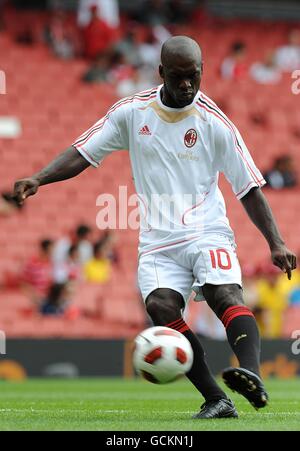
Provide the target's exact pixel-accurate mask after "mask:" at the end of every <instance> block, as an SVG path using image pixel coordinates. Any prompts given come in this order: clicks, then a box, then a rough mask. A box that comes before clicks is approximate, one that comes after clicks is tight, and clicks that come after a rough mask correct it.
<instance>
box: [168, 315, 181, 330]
mask: <svg viewBox="0 0 300 451" xmlns="http://www.w3.org/2000/svg"><path fill="white" fill-rule="evenodd" d="M181 321H183V319H182V318H179V319H177V320H176V321H173V322H172V323H169V324H166V326H165V327H170V328H171V329H175V327H176V326H177V325H178V324H180V323H181Z"/></svg>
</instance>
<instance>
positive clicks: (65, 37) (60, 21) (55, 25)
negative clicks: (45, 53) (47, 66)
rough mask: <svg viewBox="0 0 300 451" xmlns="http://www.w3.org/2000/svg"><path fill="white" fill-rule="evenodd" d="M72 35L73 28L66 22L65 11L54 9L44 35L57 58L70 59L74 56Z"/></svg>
mask: <svg viewBox="0 0 300 451" xmlns="http://www.w3.org/2000/svg"><path fill="white" fill-rule="evenodd" d="M72 35H73V30H72V28H70V26H69V24H68V22H67V18H66V15H65V12H64V11H63V10H61V9H58V10H54V11H53V16H52V18H51V21H50V23H49V25H48V26H47V27H46V29H45V37H46V41H47V43H48V44H49V46H50V48H51V49H52V51H53V53H54V54H55V55H56V56H57V57H58V58H62V59H70V58H73V57H74V56H75V43H74V42H73V36H72Z"/></svg>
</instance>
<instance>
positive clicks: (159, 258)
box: [138, 234, 242, 302]
mask: <svg viewBox="0 0 300 451" xmlns="http://www.w3.org/2000/svg"><path fill="white" fill-rule="evenodd" d="M138 282H139V287H140V290H141V293H142V296H143V299H144V301H145V300H146V298H147V296H148V295H149V294H150V293H151V292H152V291H153V290H156V289H157V288H171V289H172V290H175V291H178V292H179V293H181V294H182V296H183V298H184V300H185V302H187V301H188V299H189V297H190V294H191V290H192V289H193V291H195V292H196V293H197V296H196V298H195V300H197V301H198V300H199V301H201V300H205V298H204V296H203V293H202V289H201V287H202V286H203V285H205V284H206V283H209V284H213V285H224V284H238V285H240V286H242V277H241V268H240V265H239V261H238V258H237V255H236V244H235V242H234V241H233V240H231V239H230V238H229V237H228V236H226V235H221V234H209V235H207V236H205V237H203V239H202V238H201V239H200V240H195V241H192V242H189V243H187V244H184V245H181V246H178V247H171V248H169V249H164V250H161V251H159V252H156V253H149V254H144V255H143V254H142V255H141V256H140V258H139V267H138Z"/></svg>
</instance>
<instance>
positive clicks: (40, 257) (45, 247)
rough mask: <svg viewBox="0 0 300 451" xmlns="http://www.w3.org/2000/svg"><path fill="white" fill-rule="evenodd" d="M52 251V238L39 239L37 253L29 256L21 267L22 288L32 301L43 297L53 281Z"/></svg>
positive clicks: (37, 300)
mask: <svg viewBox="0 0 300 451" xmlns="http://www.w3.org/2000/svg"><path fill="white" fill-rule="evenodd" d="M52 251H53V241H52V240H50V239H44V240H42V241H40V243H39V252H38V254H37V255H34V256H33V257H31V258H30V259H29V260H28V262H27V263H26V264H25V267H24V269H23V274H22V277H21V279H22V285H23V289H24V291H25V292H26V293H27V294H28V295H29V297H30V298H31V300H32V301H33V302H34V303H38V302H39V301H40V299H41V298H43V297H45V295H46V294H47V292H48V289H49V287H50V285H51V284H52V282H53V265H52Z"/></svg>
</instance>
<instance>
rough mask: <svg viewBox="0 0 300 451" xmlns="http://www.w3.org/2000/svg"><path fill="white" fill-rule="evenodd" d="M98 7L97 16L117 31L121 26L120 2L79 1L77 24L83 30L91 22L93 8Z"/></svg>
mask: <svg viewBox="0 0 300 451" xmlns="http://www.w3.org/2000/svg"><path fill="white" fill-rule="evenodd" d="M92 6H94V7H96V10H97V15H98V17H99V18H100V19H102V20H104V21H105V22H106V23H107V24H108V25H109V26H110V27H111V28H114V29H117V28H118V27H119V25H120V13H119V3H118V0H79V7H78V16H77V22H78V25H79V27H81V28H83V27H85V26H86V25H88V24H89V23H90V21H91V14H92V13H91V7H92Z"/></svg>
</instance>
